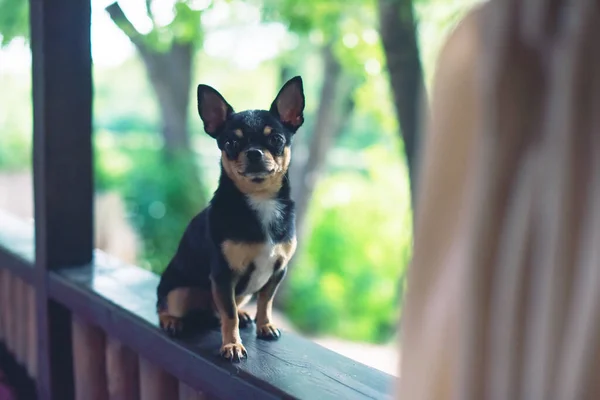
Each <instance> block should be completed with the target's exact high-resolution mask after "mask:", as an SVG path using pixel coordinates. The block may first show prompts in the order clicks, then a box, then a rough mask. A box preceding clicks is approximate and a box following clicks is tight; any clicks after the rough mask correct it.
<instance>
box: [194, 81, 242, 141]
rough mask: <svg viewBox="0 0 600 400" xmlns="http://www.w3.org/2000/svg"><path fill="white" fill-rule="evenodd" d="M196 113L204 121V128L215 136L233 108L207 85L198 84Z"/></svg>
mask: <svg viewBox="0 0 600 400" xmlns="http://www.w3.org/2000/svg"><path fill="white" fill-rule="evenodd" d="M198 114H200V118H201V119H202V122H203V123H204V130H205V131H206V133H208V134H209V135H210V136H212V137H213V138H216V137H217V136H218V133H219V129H220V128H221V127H222V126H223V124H224V123H225V121H226V120H227V118H228V117H229V116H230V115H231V114H233V108H231V106H230V105H229V104H228V103H227V102H226V101H225V99H224V98H223V96H221V94H220V93H219V92H217V91H216V90H215V89H213V88H212V87H210V86H208V85H198Z"/></svg>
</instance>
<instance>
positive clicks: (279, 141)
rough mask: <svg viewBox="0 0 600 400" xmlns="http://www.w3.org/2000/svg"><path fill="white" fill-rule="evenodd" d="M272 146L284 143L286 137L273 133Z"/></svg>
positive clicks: (270, 139)
mask: <svg viewBox="0 0 600 400" xmlns="http://www.w3.org/2000/svg"><path fill="white" fill-rule="evenodd" d="M269 143H270V144H271V146H275V147H280V146H281V145H283V143H284V139H283V137H282V136H281V135H273V136H271V137H270V138H269Z"/></svg>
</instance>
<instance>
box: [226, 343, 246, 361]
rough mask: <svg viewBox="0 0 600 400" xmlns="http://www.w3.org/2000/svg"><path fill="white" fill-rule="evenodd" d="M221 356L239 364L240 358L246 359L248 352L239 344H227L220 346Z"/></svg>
mask: <svg viewBox="0 0 600 400" xmlns="http://www.w3.org/2000/svg"><path fill="white" fill-rule="evenodd" d="M221 356H222V357H224V358H226V359H228V360H230V361H233V362H240V360H241V359H242V358H246V357H248V352H247V351H246V348H245V347H244V345H242V344H241V343H227V344H224V345H223V346H221Z"/></svg>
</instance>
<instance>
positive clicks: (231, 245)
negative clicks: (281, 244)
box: [221, 240, 265, 274]
mask: <svg viewBox="0 0 600 400" xmlns="http://www.w3.org/2000/svg"><path fill="white" fill-rule="evenodd" d="M264 247H265V244H264V243H243V242H234V241H231V240H226V241H224V242H223V245H222V246H221V249H222V250H223V256H224V257H225V260H226V261H227V263H228V264H229V267H230V268H231V269H232V270H233V271H234V272H236V273H238V274H243V273H244V272H245V271H246V269H247V268H248V265H250V263H251V262H253V261H254V260H255V259H256V258H257V257H258V256H259V254H261V253H262V252H263V251H264Z"/></svg>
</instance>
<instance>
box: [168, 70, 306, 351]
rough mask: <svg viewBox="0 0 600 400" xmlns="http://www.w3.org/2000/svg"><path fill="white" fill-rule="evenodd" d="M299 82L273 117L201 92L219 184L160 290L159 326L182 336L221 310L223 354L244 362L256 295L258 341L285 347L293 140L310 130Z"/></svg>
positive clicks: (202, 88)
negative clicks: (283, 297) (281, 318)
mask: <svg viewBox="0 0 600 400" xmlns="http://www.w3.org/2000/svg"><path fill="white" fill-rule="evenodd" d="M303 110H304V91H303V87H302V79H301V78H300V77H295V78H292V79H290V80H289V81H288V82H287V83H286V84H285V85H284V86H283V87H282V88H281V90H280V92H279V94H278V95H277V97H276V98H275V100H274V101H273V103H272V105H271V109H270V110H269V111H266V110H249V111H242V112H238V113H235V112H234V111H233V109H232V108H231V106H230V105H229V104H228V103H227V102H226V101H225V99H224V98H223V96H221V95H220V94H219V92H217V91H216V90H215V89H213V88H212V87H210V86H206V85H199V86H198V112H199V114H200V117H201V118H202V121H203V122H204V129H205V131H206V132H207V133H208V134H209V135H210V136H212V137H213V138H215V139H216V140H217V144H218V147H219V149H220V150H221V178H220V181H219V186H218V188H217V190H216V191H215V194H214V196H213V198H212V200H211V202H210V205H209V206H208V207H207V208H206V209H204V210H203V211H202V212H201V213H200V214H198V215H197V216H196V217H194V219H193V220H192V221H191V222H190V224H189V225H188V227H187V229H186V231H185V233H184V234H183V237H182V239H181V242H180V244H179V248H178V250H177V252H176V254H175V256H174V257H173V259H172V260H171V262H170V263H169V265H168V266H167V269H166V270H165V272H164V273H163V275H162V277H161V281H160V284H159V286H158V304H157V307H158V314H159V318H160V325H161V327H162V328H163V329H164V330H165V331H167V332H168V333H170V334H172V335H177V334H179V333H181V332H182V330H183V329H184V328H185V327H186V326H187V324H188V321H190V322H192V321H193V318H191V317H190V316H191V315H193V313H191V312H192V311H195V312H197V314H196V315H204V316H206V315H212V317H213V320H214V316H215V312H218V315H219V317H220V321H221V333H222V337H223V345H222V347H221V354H222V355H223V356H224V357H226V358H228V359H231V360H233V361H239V360H240V359H241V358H243V357H245V356H246V355H247V353H246V349H245V348H244V346H243V345H242V340H241V338H240V333H239V328H240V326H241V327H244V326H247V325H249V324H251V323H252V319H251V317H250V316H249V315H248V313H246V312H244V311H242V310H241V309H240V307H241V306H242V305H243V304H244V303H246V302H247V301H248V300H249V299H250V297H252V295H254V294H257V312H256V334H257V336H258V338H261V339H266V340H275V339H278V338H279V336H280V335H281V333H280V331H279V330H278V329H277V328H276V327H275V326H274V325H273V323H272V317H271V309H272V303H273V296H274V295H275V292H276V290H277V287H278V286H279V283H280V282H281V280H282V279H283V277H284V275H285V273H286V266H287V263H288V261H289V260H290V258H291V257H292V255H293V254H294V251H295V249H296V235H295V216H294V202H293V201H292V200H291V199H290V183H289V180H288V167H289V165H290V146H291V143H292V137H293V135H294V133H296V131H297V130H298V128H299V127H300V126H301V125H302V123H303V122H304V117H303Z"/></svg>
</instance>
